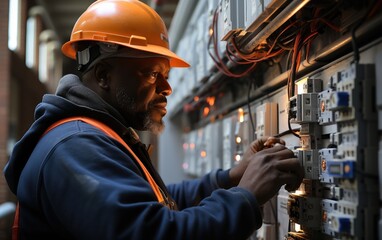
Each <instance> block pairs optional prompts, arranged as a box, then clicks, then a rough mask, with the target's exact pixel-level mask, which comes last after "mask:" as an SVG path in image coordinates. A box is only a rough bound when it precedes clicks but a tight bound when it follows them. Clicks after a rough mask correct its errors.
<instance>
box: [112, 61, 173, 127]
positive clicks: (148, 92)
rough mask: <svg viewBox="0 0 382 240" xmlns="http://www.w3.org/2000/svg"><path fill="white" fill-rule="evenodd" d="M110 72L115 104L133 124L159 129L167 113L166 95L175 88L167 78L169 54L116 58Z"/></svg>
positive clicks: (133, 125) (162, 125)
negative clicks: (153, 56) (152, 56)
mask: <svg viewBox="0 0 382 240" xmlns="http://www.w3.org/2000/svg"><path fill="white" fill-rule="evenodd" d="M107 62H108V63H109V64H110V65H112V69H111V71H110V72H109V77H110V79H111V82H110V90H111V94H112V96H114V98H113V97H112V99H113V100H112V102H113V103H112V105H113V106H114V107H115V108H116V109H117V110H118V111H119V112H120V113H121V115H122V116H123V117H124V118H125V120H126V121H127V122H128V123H129V124H130V126H131V127H133V128H135V129H137V130H149V131H151V132H153V133H159V132H161V131H162V130H163V128H164V124H163V121H162V118H163V117H164V115H165V114H166V113H167V111H166V105H167V99H166V97H167V96H168V95H170V94H171V92H172V90H171V87H170V85H169V84H168V82H167V78H168V73H169V70H170V65H169V60H168V59H166V58H161V57H157V58H134V59H131V58H114V59H110V60H108V61H107Z"/></svg>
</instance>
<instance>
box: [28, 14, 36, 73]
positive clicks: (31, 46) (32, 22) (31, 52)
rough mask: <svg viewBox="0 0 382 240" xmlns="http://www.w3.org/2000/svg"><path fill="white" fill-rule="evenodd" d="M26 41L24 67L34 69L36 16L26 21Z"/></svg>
mask: <svg viewBox="0 0 382 240" xmlns="http://www.w3.org/2000/svg"><path fill="white" fill-rule="evenodd" d="M26 38H27V41H26V53H25V65H27V67H29V68H35V67H36V65H37V63H36V59H37V56H36V55H37V43H36V40H37V39H36V38H37V19H36V16H32V17H29V18H28V20H27V36H26Z"/></svg>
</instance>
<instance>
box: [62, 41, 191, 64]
mask: <svg viewBox="0 0 382 240" xmlns="http://www.w3.org/2000/svg"><path fill="white" fill-rule="evenodd" d="M75 42H78V41H69V42H67V43H65V44H64V45H63V46H62V52H63V53H64V55H65V56H67V57H69V58H72V59H76V51H75V49H74V47H73V43H75ZM110 42H111V43H116V44H119V45H122V46H125V47H129V48H133V49H136V50H140V51H145V52H150V53H155V54H158V55H159V56H165V57H168V58H169V59H170V66H171V67H190V64H188V63H187V62H186V61H185V60H183V59H182V58H180V57H179V56H178V55H176V54H175V53H174V52H172V51H170V50H168V49H167V48H164V47H161V46H157V45H150V44H148V45H146V46H136V45H128V44H126V45H125V44H122V43H121V42H112V41H110Z"/></svg>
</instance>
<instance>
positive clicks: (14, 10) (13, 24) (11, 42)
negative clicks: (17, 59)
mask: <svg viewBox="0 0 382 240" xmlns="http://www.w3.org/2000/svg"><path fill="white" fill-rule="evenodd" d="M20 5H21V4H20V0H9V25H8V48H9V49H10V50H12V51H16V50H18V49H19V47H20V22H21V16H20V12H21V11H20Z"/></svg>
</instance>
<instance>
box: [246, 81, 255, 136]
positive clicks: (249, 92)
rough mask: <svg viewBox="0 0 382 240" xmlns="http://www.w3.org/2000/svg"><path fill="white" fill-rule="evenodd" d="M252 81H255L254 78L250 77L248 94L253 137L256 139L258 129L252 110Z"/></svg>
mask: <svg viewBox="0 0 382 240" xmlns="http://www.w3.org/2000/svg"><path fill="white" fill-rule="evenodd" d="M252 83H253V80H252V79H251V78H250V79H249V86H248V94H247V106H248V114H249V120H250V121H251V126H252V139H255V137H256V136H255V135H256V134H255V132H256V129H255V123H254V121H253V117H252V112H251V97H250V96H251V88H252Z"/></svg>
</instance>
